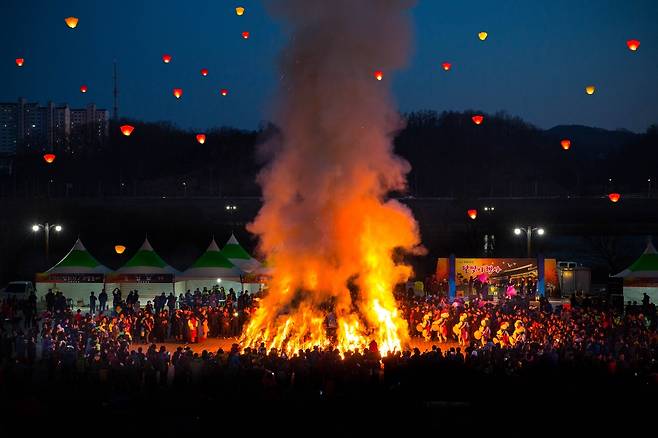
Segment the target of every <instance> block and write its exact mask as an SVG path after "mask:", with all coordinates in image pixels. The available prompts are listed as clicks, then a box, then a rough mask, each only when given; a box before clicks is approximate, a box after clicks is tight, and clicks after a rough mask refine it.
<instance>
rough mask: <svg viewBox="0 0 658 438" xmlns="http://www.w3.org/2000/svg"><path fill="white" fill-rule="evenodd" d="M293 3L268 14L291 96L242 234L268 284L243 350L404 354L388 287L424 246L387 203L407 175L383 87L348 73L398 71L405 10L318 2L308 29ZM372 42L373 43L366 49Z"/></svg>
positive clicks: (280, 113) (402, 328)
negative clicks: (280, 32)
mask: <svg viewBox="0 0 658 438" xmlns="http://www.w3.org/2000/svg"><path fill="white" fill-rule="evenodd" d="M298 3H299V1H298V0H284V1H280V2H277V3H276V4H277V5H278V7H273V9H275V13H276V14H277V15H280V16H283V18H284V19H285V20H286V22H288V23H290V24H291V26H292V31H293V32H292V37H291V38H290V40H289V41H290V45H289V46H288V47H287V48H286V49H285V50H284V52H283V56H282V62H281V65H282V68H283V72H282V73H283V74H282V76H281V78H282V79H281V84H280V87H281V89H282V90H291V89H294V90H295V92H294V93H281V95H280V96H281V97H280V99H281V100H280V101H279V102H278V105H277V112H276V114H275V116H274V119H275V120H274V121H275V123H276V125H277V126H278V127H279V128H280V131H281V137H276V138H273V139H272V140H271V141H270V142H269V143H267V144H266V145H265V146H264V147H265V149H266V150H267V151H269V152H270V153H271V155H270V156H271V157H273V159H272V162H271V163H270V166H269V167H267V168H266V170H265V171H263V172H262V173H261V175H260V176H259V182H260V184H261V186H262V188H263V198H264V203H263V207H262V209H261V211H260V212H259V214H258V216H257V217H256V219H255V221H254V222H253V223H252V224H250V225H249V230H250V231H252V232H253V233H255V234H257V235H258V236H259V237H260V248H259V249H260V251H261V253H263V255H265V256H266V257H267V259H268V261H269V262H271V264H272V266H273V273H272V277H271V280H270V281H269V292H268V294H267V295H266V296H265V297H264V298H263V299H262V300H261V301H260V306H259V308H258V310H257V311H256V313H255V314H254V315H253V317H252V319H251V321H250V322H249V324H248V325H247V326H246V328H245V330H244V332H243V334H242V338H241V343H242V346H243V347H247V346H250V347H254V346H258V345H260V343H261V342H265V343H266V345H267V348H277V349H279V350H283V351H285V352H286V353H288V354H292V353H295V352H297V351H298V350H299V349H300V348H303V349H306V348H312V347H313V346H316V345H317V346H320V347H326V346H328V345H334V346H336V347H337V348H339V349H340V351H341V352H343V351H345V350H348V349H349V350H352V349H355V348H359V349H363V348H364V347H368V346H369V345H370V343H371V342H372V341H374V342H376V343H377V346H378V348H379V350H380V352H381V353H386V352H388V351H392V350H400V349H401V348H402V347H403V345H404V344H405V343H406V342H407V341H408V332H407V325H406V322H405V321H404V319H403V318H402V316H401V315H399V313H398V310H397V308H396V303H395V300H394V297H393V288H394V287H395V285H396V284H397V283H399V282H404V281H406V280H407V279H408V278H409V276H410V274H411V268H410V267H408V266H406V265H404V264H402V263H401V262H400V260H399V254H398V253H399V252H400V251H401V250H402V251H405V250H406V251H412V250H414V249H415V248H417V245H418V244H419V235H418V229H417V224H416V222H415V220H414V219H413V216H412V214H411V212H410V211H409V209H408V208H407V207H406V206H404V205H402V204H401V203H399V202H397V201H395V200H392V199H388V198H387V194H388V193H389V192H391V191H393V190H403V189H404V188H405V184H406V181H405V176H406V174H407V173H408V172H409V170H410V167H409V164H408V163H407V162H406V161H404V160H402V159H401V158H399V157H397V156H395V155H394V154H393V152H392V145H391V133H392V132H395V131H396V130H397V129H399V128H400V127H401V126H402V124H401V121H400V120H399V116H398V114H397V111H396V110H395V108H394V106H393V105H392V99H391V96H390V92H389V90H388V88H387V87H381V86H378V85H374V84H373V82H372V81H371V80H366V77H359V76H357V77H355V76H354V74H353V71H359V70H360V71H369V68H368V67H369V65H370V64H371V62H372V59H377V62H378V63H379V64H380V65H381V66H382V67H383V68H385V70H386V71H393V70H396V69H399V68H400V67H402V66H403V65H404V64H405V62H406V59H407V52H408V43H409V39H410V35H409V22H408V21H409V18H408V13H407V11H406V10H405V9H406V7H408V4H407V3H406V2H381V1H380V0H362V1H359V2H351V1H348V0H339V1H338V3H340V4H339V5H336V4H335V2H315V3H314V4H315V5H316V7H317V8H319V9H323V10H322V11H316V16H318V17H324V18H323V19H322V20H310V21H309V20H308V19H307V18H306V17H305V16H304V15H303V14H299V13H296V12H295V9H296V8H295V7H294V5H296V4H298ZM354 5H358V11H357V12H358V13H355V12H354V7H355V6H354ZM405 5H406V6H405ZM337 34H338V35H341V38H340V39H337V38H336V37H335V36H336V35H337ZM371 35H380V37H379V38H378V39H377V43H376V44H363V43H362V42H363V41H369V40H371ZM318 53H322V56H317V54H318ZM299 59H304V60H307V61H305V62H303V63H300V62H298V60H299ZM336 65H349V66H351V68H336V67H335V66H336ZM370 71H371V70H370ZM326 84H332V86H331V87H327V86H326ZM341 90H342V91H341ZM310 108H312V109H313V110H312V111H311V110H309V109H310ZM275 152H276V153H275ZM373 347H374V344H373Z"/></svg>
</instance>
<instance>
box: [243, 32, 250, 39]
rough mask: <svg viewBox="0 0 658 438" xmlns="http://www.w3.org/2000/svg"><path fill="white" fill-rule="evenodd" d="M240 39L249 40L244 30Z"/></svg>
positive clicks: (247, 33)
mask: <svg viewBox="0 0 658 438" xmlns="http://www.w3.org/2000/svg"><path fill="white" fill-rule="evenodd" d="M242 38H244V39H245V40H246V39H249V32H248V31H246V30H245V31H244V32H242Z"/></svg>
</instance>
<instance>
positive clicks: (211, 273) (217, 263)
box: [183, 238, 241, 279]
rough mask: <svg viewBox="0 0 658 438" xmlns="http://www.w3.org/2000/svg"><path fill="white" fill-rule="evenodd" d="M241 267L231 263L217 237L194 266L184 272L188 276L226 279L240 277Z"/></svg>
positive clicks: (184, 275)
mask: <svg viewBox="0 0 658 438" xmlns="http://www.w3.org/2000/svg"><path fill="white" fill-rule="evenodd" d="M240 274H241V272H240V269H239V268H237V267H236V266H235V265H234V264H233V263H231V262H230V261H229V260H228V259H227V258H226V257H225V256H224V254H223V253H222V251H220V249H219V246H217V242H215V239H214V238H213V240H212V241H211V242H210V245H208V249H207V250H206V252H204V253H203V254H201V257H199V258H198V259H197V260H196V261H195V262H194V264H192V266H190V267H189V269H187V270H186V271H185V272H183V277H186V278H190V279H192V278H202V279H203V278H205V279H208V278H212V279H216V278H226V279H239V278H240Z"/></svg>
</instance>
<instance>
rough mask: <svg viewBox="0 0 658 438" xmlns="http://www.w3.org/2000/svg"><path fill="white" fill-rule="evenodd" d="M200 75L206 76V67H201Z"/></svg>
mask: <svg viewBox="0 0 658 438" xmlns="http://www.w3.org/2000/svg"><path fill="white" fill-rule="evenodd" d="M201 76H208V69H207V68H202V69H201Z"/></svg>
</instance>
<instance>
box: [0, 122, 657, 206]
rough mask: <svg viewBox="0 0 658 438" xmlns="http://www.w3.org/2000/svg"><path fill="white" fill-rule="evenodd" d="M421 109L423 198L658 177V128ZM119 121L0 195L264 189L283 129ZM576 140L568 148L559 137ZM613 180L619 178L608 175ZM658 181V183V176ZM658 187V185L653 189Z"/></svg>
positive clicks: (581, 187)
mask: <svg viewBox="0 0 658 438" xmlns="http://www.w3.org/2000/svg"><path fill="white" fill-rule="evenodd" d="M477 113H478V114H483V115H484V120H483V122H482V123H481V124H480V125H476V124H475V123H473V121H472V116H473V115H474V114H476V112H475V111H465V112H454V111H450V112H443V113H438V112H435V111H419V112H413V113H409V114H406V115H405V118H406V120H407V124H406V127H405V128H404V129H402V130H401V131H400V132H397V133H392V136H393V141H394V147H395V152H396V153H397V154H399V155H400V156H402V157H403V158H405V159H406V160H408V161H409V163H410V164H411V172H410V173H409V176H408V186H409V190H408V191H409V194H411V195H413V196H417V197H455V198H460V199H472V198H475V197H516V196H567V195H587V196H600V195H602V194H606V193H609V191H611V190H614V191H618V192H621V193H624V194H631V193H637V194H646V193H647V191H648V190H649V184H648V181H647V180H648V179H649V178H653V181H658V169H657V168H656V163H658V129H656V128H655V127H651V128H650V129H649V130H648V131H647V132H646V133H644V134H635V133H632V132H628V131H607V130H604V129H599V128H591V127H587V126H574V125H571V126H568V125H561V126H556V127H554V128H551V129H549V130H541V129H539V128H537V127H535V126H533V125H531V124H529V123H527V122H525V121H524V120H523V119H521V118H519V117H512V116H509V115H507V114H505V113H503V112H501V113H496V114H486V113H481V112H477ZM124 122H126V121H119V122H118V123H113V124H112V126H111V128H110V133H111V135H110V139H109V143H108V144H107V145H106V147H105V148H104V149H102V150H89V151H84V153H79V154H75V155H70V154H67V153H66V152H63V151H57V161H56V163H55V164H54V165H52V166H47V165H45V164H44V162H43V158H42V157H41V156H40V155H39V154H31V155H24V156H19V157H16V160H15V162H14V163H13V169H14V174H13V175H11V176H10V177H5V178H4V179H0V197H2V196H10V197H11V196H16V197H25V198H30V197H46V196H49V197H58V196H59V197H61V196H69V197H76V196H93V197H96V196H158V197H161V196H166V197H180V196H259V195H260V188H259V187H258V185H257V184H256V175H257V174H258V172H259V170H260V168H261V167H262V165H263V160H262V158H263V157H262V154H260V153H259V152H258V149H259V145H260V144H262V143H263V142H266V141H268V140H271V139H273V138H274V136H276V135H278V134H277V133H278V131H277V129H276V127H273V126H272V125H264V126H263V128H262V129H261V130H259V131H240V130H235V129H230V128H222V129H217V130H213V131H208V132H206V134H207V138H206V141H205V143H204V144H199V143H198V142H197V141H196V138H195V135H196V133H195V132H190V131H185V130H181V129H179V128H178V127H176V126H173V125H171V124H169V123H142V122H139V121H128V122H130V123H131V124H133V125H135V126H136V130H135V133H134V134H133V135H132V136H130V137H124V136H123V135H121V134H120V132H119V128H118V126H119V125H120V124H122V123H124ZM563 138H569V139H570V140H571V142H572V145H571V148H570V149H569V150H568V151H565V150H563V149H562V147H561V146H560V140H561V139H563ZM609 178H612V179H613V181H612V182H609V181H608V180H609ZM653 185H654V187H655V186H658V184H656V183H655V182H654V183H653ZM653 190H654V192H655V189H653Z"/></svg>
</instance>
